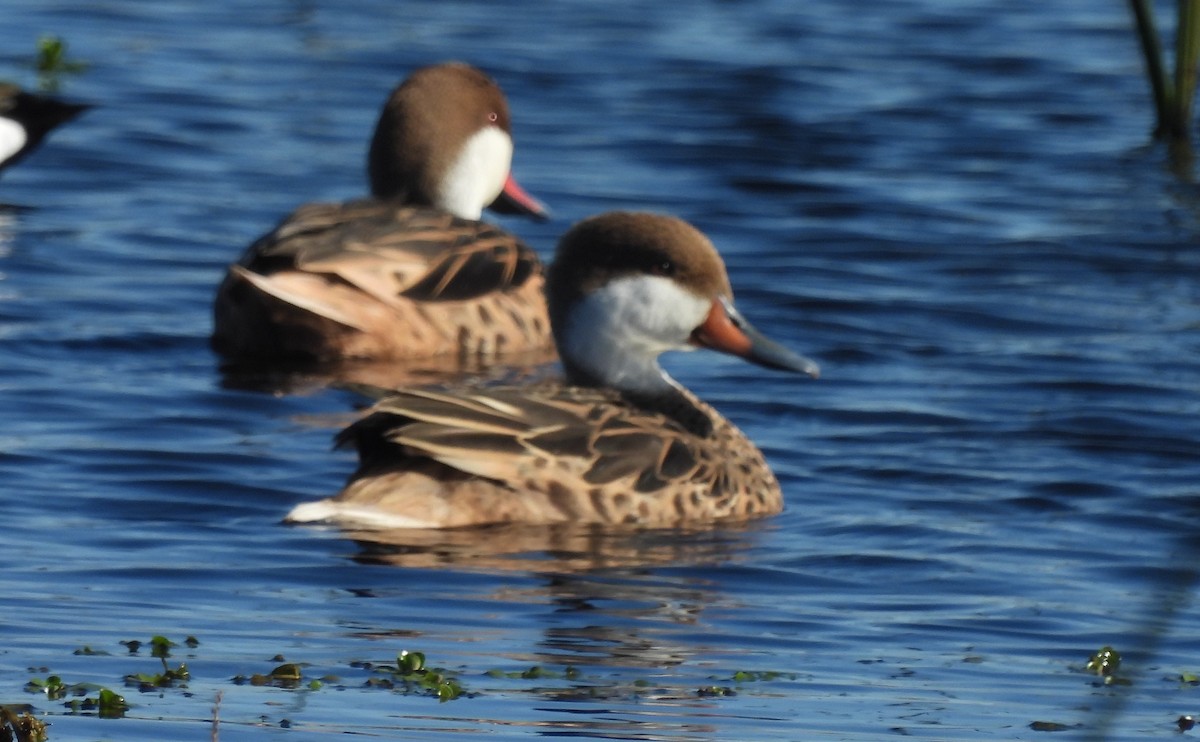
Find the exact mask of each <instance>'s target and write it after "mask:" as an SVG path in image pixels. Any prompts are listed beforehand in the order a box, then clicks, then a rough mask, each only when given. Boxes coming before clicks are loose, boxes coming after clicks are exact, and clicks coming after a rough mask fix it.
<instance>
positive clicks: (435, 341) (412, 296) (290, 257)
mask: <svg viewBox="0 0 1200 742" xmlns="http://www.w3.org/2000/svg"><path fill="white" fill-rule="evenodd" d="M512 155H513V139H512V125H511V116H510V113H509V108H508V102H507V100H506V98H505V96H504V94H503V92H502V91H501V89H500V87H499V86H498V85H497V84H496V82H495V81H494V80H492V78H490V77H489V76H488V75H487V74H485V73H484V72H483V71H481V70H480V69H478V68H476V67H473V66H471V65H468V64H465V63H461V62H448V63H441V64H435V65H430V66H428V67H422V68H420V69H417V70H415V71H414V72H412V73H411V74H410V75H409V76H408V78H407V79H405V80H404V81H402V82H401V83H400V84H399V85H398V86H397V87H396V88H395V89H394V90H393V91H392V93H391V95H390V96H389V97H388V99H387V101H386V102H385V104H384V106H383V110H382V112H381V113H380V116H379V119H378V122H377V124H376V127H375V132H374V135H373V138H372V140H371V145H370V149H369V152H368V157H367V174H368V180H369V182H370V196H369V197H367V198H360V199H356V200H352V201H348V202H341V203H313V204H306V205H302V206H300V207H299V208H297V209H296V210H295V211H294V212H293V213H291V214H290V215H288V216H287V217H286V218H284V219H283V220H282V221H281V222H280V223H279V224H278V225H277V226H276V227H275V228H274V229H272V230H271V231H270V232H269V233H267V234H265V235H263V236H262V237H260V238H259V239H258V240H256V241H254V242H253V243H252V244H251V245H250V246H249V248H248V249H247V250H246V252H245V254H244V255H243V256H242V257H241V259H240V260H239V261H238V262H237V263H235V264H233V265H230V266H229V267H228V270H227V271H226V274H225V277H224V279H223V281H222V282H221V284H220V286H219V288H218V290H217V295H216V299H215V302H214V312H213V314H214V317H213V335H212V346H213V348H214V350H216V351H217V353H218V354H219V355H221V356H223V357H225V358H227V359H230V360H232V361H235V362H236V361H276V360H296V361H302V362H307V361H311V362H326V361H332V362H336V361H341V360H351V359H353V360H381V361H388V360H412V359H423V358H433V357H450V358H454V359H461V360H463V361H471V362H480V361H488V360H490V359H493V358H496V357H498V356H499V355H501V354H503V353H506V352H513V353H516V352H523V351H528V350H533V349H538V348H546V347H552V339H551V337H550V327H549V318H548V316H547V310H546V302H545V297H544V293H543V285H544V282H545V276H544V269H543V266H542V264H541V262H540V261H539V259H538V256H537V254H536V253H535V252H534V251H533V250H532V249H531V248H530V247H528V246H527V245H526V244H525V243H524V242H522V241H521V240H520V239H518V238H517V237H515V236H513V235H512V234H510V233H508V232H506V231H504V230H503V229H501V228H499V227H497V226H494V225H491V224H488V223H486V222H483V221H481V218H482V212H483V210H484V208H488V207H490V208H491V209H492V210H494V211H497V212H499V213H511V214H520V215H525V216H529V217H532V218H536V219H547V218H549V211H548V209H547V208H546V207H545V205H544V204H542V203H541V202H540V201H538V200H537V199H536V198H534V197H532V196H530V195H529V194H528V193H527V192H526V191H525V190H524V189H523V188H522V187H521V186H520V185H519V184H518V183H517V181H516V180H515V179H514V177H513V175H512V173H511V163H512Z"/></svg>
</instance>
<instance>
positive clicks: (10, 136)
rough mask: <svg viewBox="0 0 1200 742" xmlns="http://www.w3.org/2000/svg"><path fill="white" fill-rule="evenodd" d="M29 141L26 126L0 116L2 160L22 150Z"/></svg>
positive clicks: (0, 152)
mask: <svg viewBox="0 0 1200 742" xmlns="http://www.w3.org/2000/svg"><path fill="white" fill-rule="evenodd" d="M28 141H29V137H28V136H27V135H26V134H25V127H24V126H21V125H20V124H18V123H17V122H16V121H13V120H12V119H9V118H4V117H2V116H0V162H4V161H5V160H7V159H8V158H10V157H12V156H13V155H15V154H16V153H18V152H20V151H21V148H22V147H24V146H25V143H26V142H28Z"/></svg>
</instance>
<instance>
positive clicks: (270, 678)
mask: <svg viewBox="0 0 1200 742" xmlns="http://www.w3.org/2000/svg"><path fill="white" fill-rule="evenodd" d="M281 659H282V657H281V656H279V655H276V656H275V657H274V658H273V660H274V661H276V662H278V661H279V660H281ZM303 680H304V671H303V669H301V667H300V665H298V664H296V663H295V662H285V663H283V664H282V665H276V666H275V667H274V668H273V669H272V670H271V671H270V672H269V673H267V674H265V675H262V674H259V673H255V674H253V675H250V676H246V675H237V676H235V677H234V678H233V682H235V683H237V684H238V685H243V684H246V683H249V684H250V685H272V686H275V687H276V688H298V687H300V683H301V682H303ZM310 687H312V685H311V683H310ZM318 687H319V686H318Z"/></svg>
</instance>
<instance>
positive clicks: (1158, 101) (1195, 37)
mask: <svg viewBox="0 0 1200 742" xmlns="http://www.w3.org/2000/svg"><path fill="white" fill-rule="evenodd" d="M1129 2H1130V6H1131V7H1132V8H1133V16H1134V22H1135V24H1136V28H1137V34H1138V41H1139V42H1140V43H1141V49H1142V56H1143V57H1145V59H1146V75H1147V77H1148V78H1149V81H1150V89H1151V91H1152V93H1153V95H1154V108H1155V111H1156V113H1157V117H1158V123H1157V125H1156V126H1155V129H1154V133H1155V135H1156V136H1159V137H1163V138H1166V139H1170V140H1176V141H1186V140H1188V139H1189V138H1190V136H1191V128H1192V101H1193V98H1194V96H1195V92H1196V64H1197V60H1198V59H1200V6H1198V5H1197V3H1195V2H1194V0H1178V9H1179V10H1178V14H1177V17H1176V20H1177V22H1176V34H1175V71H1174V74H1172V73H1169V72H1168V71H1167V68H1166V64H1165V62H1164V60H1163V51H1162V45H1161V44H1160V42H1159V34H1158V28H1157V26H1156V24H1155V22H1154V8H1153V4H1152V3H1151V2H1150V0H1129Z"/></svg>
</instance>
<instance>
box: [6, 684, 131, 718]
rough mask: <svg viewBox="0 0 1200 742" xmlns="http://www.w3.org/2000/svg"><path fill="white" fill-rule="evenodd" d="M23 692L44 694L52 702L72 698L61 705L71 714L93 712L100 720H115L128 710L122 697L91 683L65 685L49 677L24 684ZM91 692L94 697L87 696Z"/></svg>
mask: <svg viewBox="0 0 1200 742" xmlns="http://www.w3.org/2000/svg"><path fill="white" fill-rule="evenodd" d="M25 690H26V692H28V693H44V694H45V695H46V698H48V699H50V700H52V701H58V700H62V699H64V698H67V697H68V696H74V697H73V698H69V699H68V700H67V701H66V703H64V704H63V706H64V707H66V708H67V710H68V711H70V712H71V713H90V712H95V713H97V714H98V715H99V716H100V717H101V718H105V719H115V718H119V717H121V716H124V715H125V712H126V711H128V710H129V705H128V704H127V703H125V698H124V696H121V695H120V694H118V693H116V692H114V691H111V690H109V689H108V688H104V687H102V686H97V685H95V684H92V683H66V682H64V681H63V679H62V678H61V677H59V676H58V675H50V676H48V677H46V679H45V680H42V679H41V678H31V679H30V680H29V682H27V683H25ZM92 691H95V692H96V695H95V696H94V697H93V696H90V695H88V693H90V692H92Z"/></svg>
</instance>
